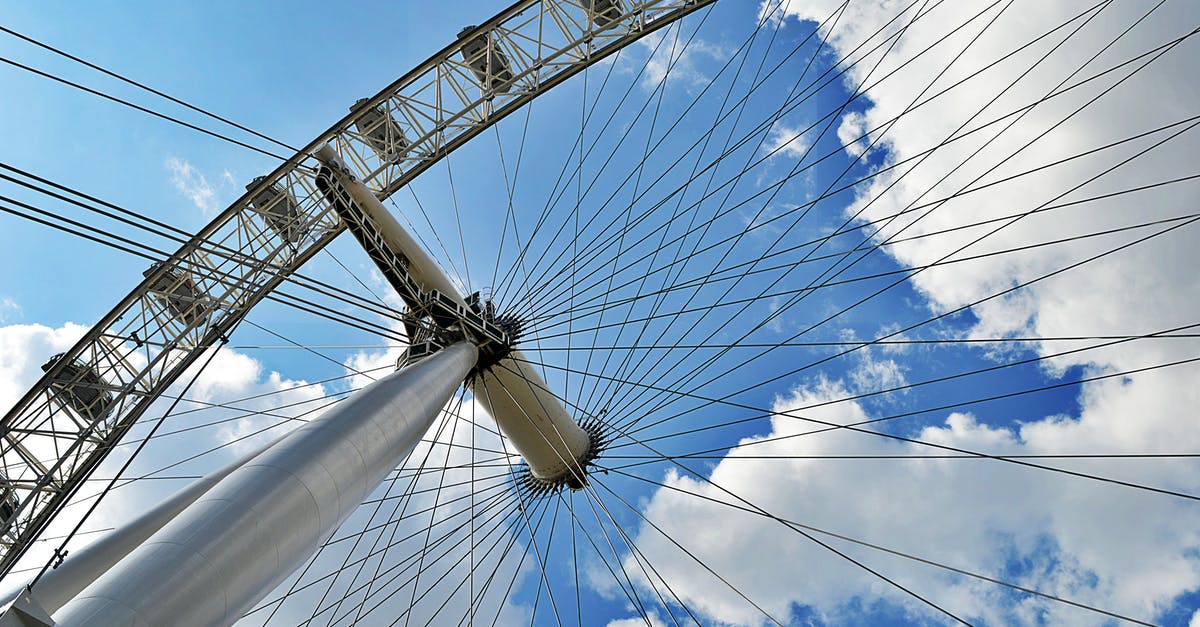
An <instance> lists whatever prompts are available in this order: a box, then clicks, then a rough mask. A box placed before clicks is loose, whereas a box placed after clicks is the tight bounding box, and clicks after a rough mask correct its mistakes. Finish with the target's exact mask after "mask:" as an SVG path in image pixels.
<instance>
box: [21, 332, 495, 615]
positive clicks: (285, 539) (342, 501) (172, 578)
mask: <svg viewBox="0 0 1200 627" xmlns="http://www.w3.org/2000/svg"><path fill="white" fill-rule="evenodd" d="M477 358H478V350H477V348H476V347H475V346H474V345H473V344H471V343H468V342H460V343H457V344H454V345H452V346H449V347H447V348H444V349H442V350H441V351H439V352H437V353H435V354H434V355H431V356H429V357H427V358H426V359H424V360H422V361H421V362H419V363H417V364H414V365H412V366H409V367H407V368H404V369H403V370H400V371H397V372H395V373H393V374H390V375H388V376H387V377H384V378H383V379H380V380H379V381H376V382H375V383H372V384H371V385H369V386H367V387H366V388H364V389H363V390H361V391H359V392H358V393H357V394H355V395H353V396H351V397H350V398H348V399H347V400H345V401H343V402H341V403H339V404H338V405H337V406H335V407H334V408H333V409H331V410H329V411H328V412H327V413H325V414H324V415H322V416H321V417H319V418H317V419H315V420H313V421H311V422H309V423H307V424H305V425H304V426H302V427H300V428H299V429H297V430H295V431H293V432H292V433H289V434H288V435H286V436H284V437H283V438H282V439H281V440H279V441H278V442H277V443H275V444H273V445H272V446H271V447H270V448H268V449H267V450H265V451H263V452H262V453H260V454H258V455H257V456H255V457H254V458H253V459H251V460H249V461H247V462H246V463H245V464H243V465H241V466H240V467H238V468H237V469H235V470H233V471H232V472H230V473H229V475H228V476H226V477H225V478H223V479H222V480H221V481H219V482H218V483H217V484H216V485H214V486H213V487H211V488H210V489H209V490H207V491H206V492H205V493H204V494H203V496H200V497H199V498H197V499H196V500H195V501H194V502H193V503H192V504H191V505H189V506H188V507H187V508H186V509H185V510H184V511H183V512H181V513H180V514H179V515H177V516H175V517H174V518H173V519H172V520H171V521H170V522H169V523H167V524H166V525H164V526H163V527H162V528H161V529H159V530H158V532H156V533H155V534H154V535H153V536H151V537H150V538H149V539H147V540H146V541H145V542H142V543H141V544H140V545H139V546H138V547H137V548H136V549H134V550H133V551H132V552H130V553H129V555H127V556H126V557H125V558H124V559H122V560H121V561H120V562H119V563H118V564H117V565H116V566H114V567H112V568H111V569H109V570H108V572H106V573H105V574H104V575H103V576H101V577H100V578H99V579H97V580H96V581H95V582H94V583H92V584H91V585H90V586H88V587H87V588H86V589H84V590H83V591H82V592H81V593H79V594H78V595H77V596H75V598H74V599H72V600H71V601H70V602H69V603H67V604H66V605H65V606H64V607H63V609H62V610H61V612H59V613H58V614H56V615H55V617H54V618H55V620H56V622H57V624H59V625H137V626H143V627H152V626H158V625H176V626H186V625H229V624H232V623H233V622H235V621H237V620H238V619H239V618H241V616H242V615H243V614H244V613H245V612H246V611H247V610H249V609H251V608H252V607H253V606H254V604H255V603H257V602H258V601H260V600H261V599H262V598H263V597H264V596H265V595H267V594H268V593H269V592H270V591H271V590H272V589H274V588H275V587H276V586H277V585H279V583H280V582H281V581H283V580H284V579H285V578H286V577H287V576H288V575H289V574H290V573H291V572H293V571H294V570H295V569H296V568H297V567H299V566H300V565H301V564H303V562H304V560H306V559H307V558H308V557H309V556H311V555H312V554H313V553H314V552H315V551H316V550H317V548H318V547H320V546H321V544H322V543H323V542H325V541H326V540H328V539H329V537H330V536H331V535H332V534H333V533H334V532H335V531H336V530H337V528H338V526H339V525H341V523H342V522H343V521H344V520H345V519H346V518H347V517H348V516H349V515H350V514H351V513H352V512H353V511H354V510H355V509H356V508H357V507H358V505H359V504H360V503H361V502H362V500H363V499H364V498H365V497H366V496H367V495H368V494H369V493H370V492H371V491H372V490H374V489H375V487H376V486H378V485H379V484H380V483H381V482H382V481H383V479H384V478H385V477H386V475H387V473H388V472H389V471H390V470H392V469H393V468H395V467H396V466H397V465H398V464H399V463H400V462H401V461H403V460H404V459H405V457H407V456H408V454H409V453H410V452H411V451H412V449H413V448H414V447H415V446H416V444H417V442H418V441H419V440H420V438H421V436H422V435H424V434H425V432H426V431H428V429H429V427H430V426H431V425H432V424H433V421H434V420H435V419H436V418H437V415H438V413H439V412H440V411H441V409H442V407H444V406H445V404H446V402H447V401H449V400H450V397H451V395H452V394H453V393H454V391H455V390H456V389H457V388H458V386H459V385H461V384H462V382H463V379H464V378H465V377H466V376H467V374H468V373H469V372H470V370H471V368H473V367H474V365H475V362H476V359H477ZM34 592H35V593H36V589H35V591H34Z"/></svg>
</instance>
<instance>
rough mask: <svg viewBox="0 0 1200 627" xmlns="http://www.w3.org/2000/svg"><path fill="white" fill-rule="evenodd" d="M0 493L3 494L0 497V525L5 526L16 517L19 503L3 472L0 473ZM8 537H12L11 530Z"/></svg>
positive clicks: (15, 492)
mask: <svg viewBox="0 0 1200 627" xmlns="http://www.w3.org/2000/svg"><path fill="white" fill-rule="evenodd" d="M0 492H3V496H0V525H7V524H8V523H9V521H10V520H12V518H13V516H15V515H16V513H17V509H18V508H19V507H20V506H21V501H20V500H18V499H17V491H16V490H14V489H13V487H12V484H11V483H9V481H8V477H6V476H5V475H4V473H3V472H0ZM9 535H14V534H13V532H12V530H9Z"/></svg>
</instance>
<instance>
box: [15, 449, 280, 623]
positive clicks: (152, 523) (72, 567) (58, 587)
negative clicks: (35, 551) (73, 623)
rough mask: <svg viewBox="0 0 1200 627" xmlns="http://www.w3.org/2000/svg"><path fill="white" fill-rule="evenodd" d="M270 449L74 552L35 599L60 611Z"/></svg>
mask: <svg viewBox="0 0 1200 627" xmlns="http://www.w3.org/2000/svg"><path fill="white" fill-rule="evenodd" d="M267 448H268V447H262V448H260V449H258V450H256V451H254V452H253V453H250V454H249V455H245V456H243V457H241V458H240V459H238V460H236V461H233V462H231V463H229V464H227V465H226V466H225V467H223V468H220V469H218V470H216V471H215V472H212V473H210V474H208V475H206V476H204V477H203V478H201V479H198V480H196V481H194V482H193V483H191V484H190V485H188V486H187V487H186V488H184V489H182V490H180V491H178V492H176V493H175V494H172V495H171V496H170V497H168V498H167V499H166V500H165V501H162V502H161V503H159V504H158V505H156V506H154V507H153V508H152V509H150V510H149V511H147V512H145V513H144V514H142V515H141V516H138V517H137V518H135V519H133V520H132V521H130V522H129V523H126V524H125V525H123V526H121V527H120V528H119V529H116V530H114V531H112V532H111V533H109V534H108V535H106V536H104V537H103V538H100V539H99V540H96V541H95V542H92V543H91V544H89V545H87V546H85V547H83V548H82V549H79V550H77V551H71V553H70V555H68V556H67V558H66V559H65V560H64V561H63V563H62V564H60V565H59V566H58V568H55V569H53V570H48V571H46V573H45V574H44V575H42V578H41V579H39V580H38V582H37V585H36V586H35V587H34V589H33V591H32V592H33V597H34V598H35V599H36V600H37V602H38V603H39V604H40V605H41V607H42V608H43V609H45V610H46V611H47V612H49V613H51V614H53V613H54V612H56V611H58V610H59V609H60V608H62V607H63V606H64V605H66V604H67V602H68V601H70V600H71V598H72V597H74V596H75V595H77V594H79V592H80V591H82V590H83V589H84V588H87V587H88V585H90V584H91V583H92V582H93V581H96V579H98V578H99V577H100V576H101V575H103V574H104V573H105V572H106V571H108V569H110V568H112V567H113V565H115V564H116V563H117V562H119V561H121V560H122V559H123V558H124V557H125V556H126V555H128V554H129V553H131V552H132V551H133V550H134V549H136V548H137V547H138V545H140V544H141V543H142V542H144V541H145V540H146V539H147V538H149V537H150V536H152V535H154V533H155V532H157V531H158V530H159V529H162V528H163V526H165V525H166V524H167V523H169V522H171V520H172V519H173V518H175V516H177V515H178V514H179V513H180V512H182V511H183V510H184V509H186V508H187V506H189V505H191V504H192V503H194V502H195V501H196V499H198V498H200V497H201V496H203V495H204V493H206V492H208V491H209V489H211V488H212V487H213V486H214V485H216V484H217V482H219V481H221V480H222V479H224V478H225V477H227V476H229V473H231V472H233V471H234V470H237V469H238V468H240V467H242V465H244V464H246V463H247V462H249V461H250V460H252V459H254V458H255V457H257V456H258V455H259V454H260V453H262V452H263V451H264V450H266V449H267Z"/></svg>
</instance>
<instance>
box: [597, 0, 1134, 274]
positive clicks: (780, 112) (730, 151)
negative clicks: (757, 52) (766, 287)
mask: <svg viewBox="0 0 1200 627" xmlns="http://www.w3.org/2000/svg"><path fill="white" fill-rule="evenodd" d="M1108 2H1111V0H1104V2H1102V3H1101V4H1107V3H1108ZM913 4H915V0H914V3H913ZM938 4H940V2H939V3H938ZM910 6H912V5H910ZM935 6H936V5H935ZM1089 11H1090V10H1089ZM902 13H903V12H902ZM1085 13H1086V12H1085ZM898 17H899V15H898V16H897V17H894V18H893V19H892V21H895V20H896V19H898ZM918 17H919V16H918ZM1074 19H1077V18H1073V19H1072V20H1069V21H1068V23H1069V22H1070V21H1074ZM889 24H890V22H889ZM885 26H886V25H885ZM882 30H883V29H882V28H881V29H880V30H879V31H876V33H878V32H881V31H882ZM1055 30H1058V29H1057V28H1056V29H1055ZM1044 36H1045V35H1043V36H1042V37H1044ZM894 38H895V35H893V36H892V37H890V38H888V39H887V40H885V41H884V42H882V43H881V44H880V45H879V46H877V47H876V49H878V48H879V47H881V46H882V45H883V44H886V43H888V41H891V40H893V39H894ZM1040 38H1041V37H1039V39H1040ZM1031 44H1032V42H1031ZM1031 44H1026V45H1027V46H1028V45H1031ZM929 49H930V48H926V49H925V50H924V51H922V53H918V55H917V56H914V57H913V58H910V59H908V60H906V61H905V62H904V63H903V64H901V65H900V67H898V68H896V69H894V70H892V72H890V73H889V74H888V75H887V76H885V77H884V78H883V79H880V80H881V81H882V80H884V79H886V78H887V77H888V76H891V75H892V74H895V73H896V72H897V71H899V70H900V69H902V68H903V67H904V66H906V65H908V64H909V63H911V62H913V61H914V60H915V59H916V58H917V57H918V56H919V55H920V54H923V53H924V52H927V51H928V50H929ZM1010 54H1015V51H1014V53H1010ZM856 63H857V62H856ZM851 67H852V66H851ZM846 69H847V70H848V69H849V68H846ZM985 69H986V68H985ZM845 71H846V70H843V72H841V73H839V76H840V75H841V74H842V73H844V72H845ZM980 71H982V70H980ZM835 78H836V77H835ZM968 78H970V77H968ZM966 80H967V79H963V81H960V82H959V83H957V84H956V85H958V84H961V83H962V82H965V81H966ZM878 82H879V81H877V82H876V83H874V84H873V85H875V84H878ZM829 83H830V81H827V82H826V83H825V85H828V84H829ZM956 85H955V86H956ZM953 87H954V86H951V87H950V88H947V89H946V90H943V92H941V93H945V92H947V91H949V90H950V89H952V88H953ZM868 90H869V88H865V89H863V90H861V94H860V95H865V94H866V93H867V92H868ZM815 93H817V92H813V94H809V95H808V96H806V97H805V99H807V97H811V96H812V95H814V94H815ZM934 97H936V96H934ZM805 99H802V100H800V101H799V102H796V103H792V104H790V105H788V104H785V105H784V106H783V107H781V108H780V109H779V110H778V111H777V112H776V113H775V114H774V115H773V116H772V117H771V118H770V119H768V120H767V121H764V122H762V123H760V124H759V125H758V126H757V127H756V128H755V129H754V130H753V131H752V132H751V133H748V134H747V135H745V136H744V137H743V138H742V139H741V140H739V142H738V143H737V145H735V146H734V147H733V148H730V149H728V150H726V151H725V153H723V154H722V155H721V156H719V157H718V158H717V159H716V160H714V161H713V162H711V163H710V164H709V165H708V166H706V168H705V170H706V171H707V170H708V169H711V168H713V167H715V166H716V165H718V164H719V163H720V162H721V161H722V160H723V159H724V158H725V157H727V156H729V155H731V154H733V152H734V151H735V150H736V149H737V148H738V147H740V146H742V145H743V144H745V143H746V142H748V141H749V140H750V139H751V138H753V137H754V136H756V135H757V133H758V132H760V131H763V130H766V129H768V128H769V127H770V126H771V125H772V124H774V122H775V121H776V120H777V119H779V117H781V116H782V115H783V114H784V113H786V112H787V111H790V110H791V108H794V107H795V106H798V104H801V103H802V102H803V101H804V100H805ZM931 99H932V97H931ZM789 107H790V108H789ZM828 117H830V114H826V115H825V116H823V117H822V118H821V119H820V120H818V121H817V122H814V123H813V124H812V125H810V126H809V127H808V128H807V129H805V130H804V131H801V132H799V133H796V134H795V135H793V136H792V138H791V139H793V140H794V139H796V138H798V137H800V136H802V135H803V134H804V133H805V132H807V130H808V129H811V128H814V127H815V126H816V125H817V124H819V123H820V122H821V121H823V120H826V119H827V118H828ZM885 125H886V123H885ZM702 141H703V139H700V140H697V141H696V142H695V143H694V144H693V145H692V147H693V148H694V147H695V146H696V145H699V144H700V143H701V142H702ZM781 149H782V146H780V147H779V148H776V149H774V150H772V151H770V152H768V153H767V154H766V155H764V156H763V157H761V158H760V159H759V160H758V161H757V162H756V163H755V165H758V164H761V163H763V162H765V161H766V160H768V159H770V158H772V157H773V156H775V155H776V154H777V153H778V152H779V150H781ZM840 152H841V151H840V150H839V151H834V152H833V153H831V154H838V153H840ZM685 154H686V151H685ZM668 172H669V171H668ZM665 174H666V173H664V176H665ZM660 178H661V177H660ZM736 179H737V177H736V176H735V178H734V179H730V180H729V181H727V182H726V183H725V184H724V185H728V184H729V183H731V182H734V181H735V180H736ZM724 185H722V187H724ZM681 189H683V188H682V187H679V188H676V189H675V190H674V193H678V192H679V191H680V190H681ZM720 189H721V187H718V188H717V189H716V190H713V192H712V194H715V193H717V192H719V191H720ZM766 191H769V190H766ZM766 191H764V192H759V194H762V193H766ZM710 195H711V194H710ZM668 199H669V196H668V198H667V199H664V200H662V201H660V202H659V203H658V204H656V206H655V208H657V207H658V206H661V205H662V204H664V203H665V202H666V200H668ZM704 200H707V196H706V197H705V198H701V199H700V200H699V201H697V203H699V202H702V201H704ZM652 211H653V208H652V209H651V212H652ZM649 215H650V212H647V213H646V214H644V215H643V216H642V217H641V218H639V220H642V219H645V218H646V217H648V216H649ZM660 228H663V227H660ZM643 239H644V238H643ZM596 241H597V242H600V241H602V240H596ZM610 243H611V242H610ZM589 245H590V246H591V245H593V244H589ZM600 252H603V250H602V249H601V250H600Z"/></svg>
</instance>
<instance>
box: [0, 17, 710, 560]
mask: <svg viewBox="0 0 1200 627" xmlns="http://www.w3.org/2000/svg"><path fill="white" fill-rule="evenodd" d="M713 1H714V0H645V1H641V2H639V1H635V0H574V1H568V0H559V1H552V0H528V1H526V2H519V3H517V4H515V5H513V6H511V7H509V8H508V9H507V10H505V11H504V12H503V13H501V14H500V15H497V16H496V17H494V18H492V19H491V20H490V21H488V22H487V23H485V24H483V25H481V26H478V27H468V28H466V29H464V30H463V32H462V33H460V34H459V37H458V40H457V41H456V42H455V43H453V44H451V45H450V46H448V47H446V48H445V49H443V50H442V51H441V52H439V53H438V54H436V55H434V56H433V57H432V58H430V59H429V60H427V61H426V62H425V63H423V64H422V65H420V66H419V67H417V68H416V69H414V70H413V71H411V72H409V73H408V74H407V75H405V76H404V77H402V78H401V79H400V80H398V81H396V82H395V83H393V84H392V85H390V86H389V87H388V88H387V89H385V90H384V91H382V92H381V93H380V94H378V95H376V96H375V97H374V98H369V99H363V100H359V101H358V102H356V103H355V104H354V106H353V107H351V112H350V114H349V115H347V116H346V117H345V118H343V119H342V120H341V121H340V122H339V123H338V124H337V125H335V126H334V127H333V128H332V129H330V130H329V131H326V133H325V134H323V135H322V136H321V137H319V138H318V139H317V140H315V141H314V142H312V143H311V144H310V145H309V146H308V147H306V148H305V150H303V151H302V152H300V153H299V154H297V155H296V156H295V157H293V158H292V159H291V160H289V161H288V162H287V163H285V164H284V165H282V166H280V167H279V168H277V169H276V170H275V171H274V172H272V173H271V174H270V175H268V176H264V177H259V178H257V179H255V180H254V181H253V182H251V183H250V184H249V185H248V186H247V192H246V194H245V195H243V196H242V197H241V198H240V199H238V200H237V201H236V202H235V203H233V205H232V206H230V207H229V208H228V209H226V210H225V211H224V212H223V213H222V214H221V215H220V216H218V217H217V218H216V219H215V220H214V221H213V222H212V223H211V224H209V225H208V226H207V227H205V228H204V229H203V230H202V231H200V233H198V234H197V235H196V236H195V237H194V238H193V239H192V240H191V241H189V242H188V243H187V244H185V245H184V246H183V247H182V248H181V249H180V250H179V251H178V252H176V253H175V254H174V255H172V256H171V258H169V259H167V260H164V261H162V262H160V263H156V264H154V265H153V266H152V267H151V268H150V269H148V270H147V271H146V272H145V278H144V280H143V281H142V283H141V284H140V285H138V287H137V288H136V289H135V290H134V291H133V292H132V293H131V294H129V295H128V296H126V297H125V298H124V299H123V300H122V301H121V302H120V303H119V304H118V305H117V306H116V307H115V308H114V309H113V310H112V311H111V312H110V313H109V314H108V315H106V316H105V317H104V318H103V319H102V320H100V321H99V322H98V323H97V324H96V325H95V326H94V327H92V329H91V330H90V331H89V332H88V334H87V335H86V336H85V337H84V338H83V339H82V340H80V342H79V343H77V344H76V345H75V346H74V347H73V348H71V350H69V351H67V352H66V353H63V354H61V355H57V356H55V357H54V358H52V359H51V360H50V361H49V362H47V363H46V364H45V365H44V366H43V369H44V370H45V375H44V376H43V377H42V379H41V380H40V381H39V382H38V383H37V384H36V385H35V386H34V387H33V389H31V390H30V391H29V392H28V393H26V394H25V396H24V397H23V398H22V399H21V400H20V401H19V402H18V403H17V404H16V405H14V407H13V408H12V410H10V411H9V412H8V414H7V415H5V417H4V419H3V422H0V472H2V473H3V477H0V519H2V520H0V523H2V527H0V574H5V573H7V572H8V571H9V570H10V569H11V568H12V566H13V564H14V563H15V562H16V561H17V560H18V559H19V558H20V557H21V555H22V554H24V552H25V550H26V549H27V548H28V546H29V545H30V544H31V543H32V542H33V541H34V539H36V537H37V535H38V534H39V533H40V532H41V530H42V529H44V528H45V526H46V524H47V523H49V521H50V520H51V518H53V516H54V514H55V513H56V512H57V511H58V509H59V508H61V507H62V506H63V505H64V504H65V503H66V502H67V500H68V499H69V498H70V497H71V495H72V494H74V492H75V491H76V490H77V489H78V488H79V487H80V486H81V485H82V483H83V481H84V480H85V479H86V478H87V476H88V475H89V474H90V472H91V471H92V470H93V469H94V468H95V467H96V465H97V464H99V463H100V461H101V460H102V459H103V458H104V456H105V455H106V453H107V452H108V450H109V449H110V448H111V447H112V445H114V444H115V443H116V442H118V441H119V440H120V439H121V437H122V436H123V435H124V434H125V433H126V432H127V431H128V430H129V428H130V427H131V426H132V425H133V424H134V423H135V422H137V420H138V419H139V418H140V417H141V416H142V415H143V414H144V413H145V412H146V411H147V409H148V408H149V407H150V405H151V403H153V402H154V401H155V400H156V399H157V398H158V397H159V396H160V395H161V394H162V393H163V392H164V391H165V390H166V389H167V387H168V386H170V385H171V384H172V383H173V382H174V381H175V379H176V378H178V377H179V375H180V374H181V373H182V372H183V371H184V370H185V369H187V367H188V366H189V365H191V364H192V363H194V362H195V361H196V360H197V359H199V358H200V357H201V356H202V355H203V354H204V353H205V351H206V350H208V349H209V348H210V347H212V346H214V345H215V344H218V343H219V342H220V341H221V340H222V338H224V337H225V336H226V335H227V334H228V333H229V332H230V330H231V329H232V328H233V327H234V326H235V324H236V323H237V322H238V321H239V320H240V319H241V318H242V317H243V316H244V315H245V314H246V313H247V312H248V311H249V309H250V308H251V307H252V306H253V305H255V304H256V303H257V302H258V301H260V300H262V299H263V298H264V297H266V296H267V294H269V293H270V291H271V290H272V289H274V287H275V286H277V285H278V284H279V283H281V282H282V281H284V280H285V279H286V278H287V277H288V275H289V274H290V273H292V272H293V271H295V270H296V269H297V268H299V267H300V266H301V265H302V264H303V263H304V262H305V261H307V260H308V259H309V258H311V257H312V256H313V255H315V254H316V253H317V252H318V251H319V250H320V249H321V248H322V247H324V246H325V245H326V244H328V243H329V242H330V241H332V240H333V239H334V238H335V237H336V236H337V235H338V234H340V233H341V232H342V231H343V230H344V225H343V224H342V223H341V221H340V220H339V218H338V216H337V214H336V212H335V210H334V208H333V206H332V203H331V202H330V201H329V199H327V198H326V197H325V196H324V194H322V193H321V191H320V189H319V188H318V185H317V180H316V179H317V171H318V168H319V164H318V163H317V162H316V160H315V159H314V158H313V157H312V156H311V155H312V153H313V152H314V151H315V149H316V148H317V147H319V146H321V145H323V144H329V145H331V146H332V147H333V148H334V149H335V150H336V151H337V152H338V153H340V154H341V156H342V158H343V160H344V162H345V163H346V164H347V167H348V168H349V169H350V170H351V171H352V174H353V175H354V176H356V177H357V178H358V179H360V180H362V181H363V182H364V183H365V184H366V185H367V186H368V187H370V188H371V189H372V190H374V191H375V192H376V193H377V195H378V196H379V197H380V198H381V199H382V198H385V197H387V196H390V195H391V194H392V193H394V192H395V191H396V190H398V189H400V188H401V187H402V186H404V185H405V184H407V183H408V182H409V181H410V180H412V179H413V178H414V177H415V176H416V175H418V174H419V173H421V172H422V171H424V170H425V169H426V168H428V167H429V166H431V165H432V164H433V163H435V162H436V161H437V160H438V159H440V158H441V157H442V156H444V155H445V154H447V153H449V152H450V151H452V150H454V149H455V148H456V147H458V146H459V145H461V144H463V143H465V142H466V141H468V140H469V139H470V138H471V137H473V136H475V135H477V134H478V133H480V132H481V131H483V130H484V129H485V128H487V127H488V126H489V125H490V124H492V123H493V122H495V121H496V120H499V119H500V118H502V117H504V116H505V115H507V114H509V113H511V112H512V111H515V110H516V109H518V108H520V107H521V106H522V105H524V104H525V103H527V102H528V101H529V100H531V99H532V98H534V97H535V96H537V95H538V94H539V93H541V92H542V91H544V90H546V89H549V88H550V87H553V86H554V85H556V84H558V83H560V82H562V81H564V80H566V79H567V78H569V77H571V76H572V75H574V74H576V73H578V72H580V71H582V70H583V69H584V68H586V67H587V66H588V65H590V64H592V63H594V62H595V61H597V60H599V59H602V58H604V57H606V56H608V55H610V54H612V53H614V52H616V51H617V50H619V49H621V48H622V47H624V46H626V45H628V44H629V43H630V42H632V41H634V40H636V39H637V38H639V37H641V36H643V35H645V34H646V33H648V32H651V31H653V30H656V29H658V28H661V27H663V26H665V25H667V24H669V23H671V22H673V21H675V20H677V19H679V18H681V17H683V16H685V15H687V14H689V13H691V12H693V11H695V10H697V9H699V8H701V7H703V6H705V5H707V4H710V3H711V2H713Z"/></svg>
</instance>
